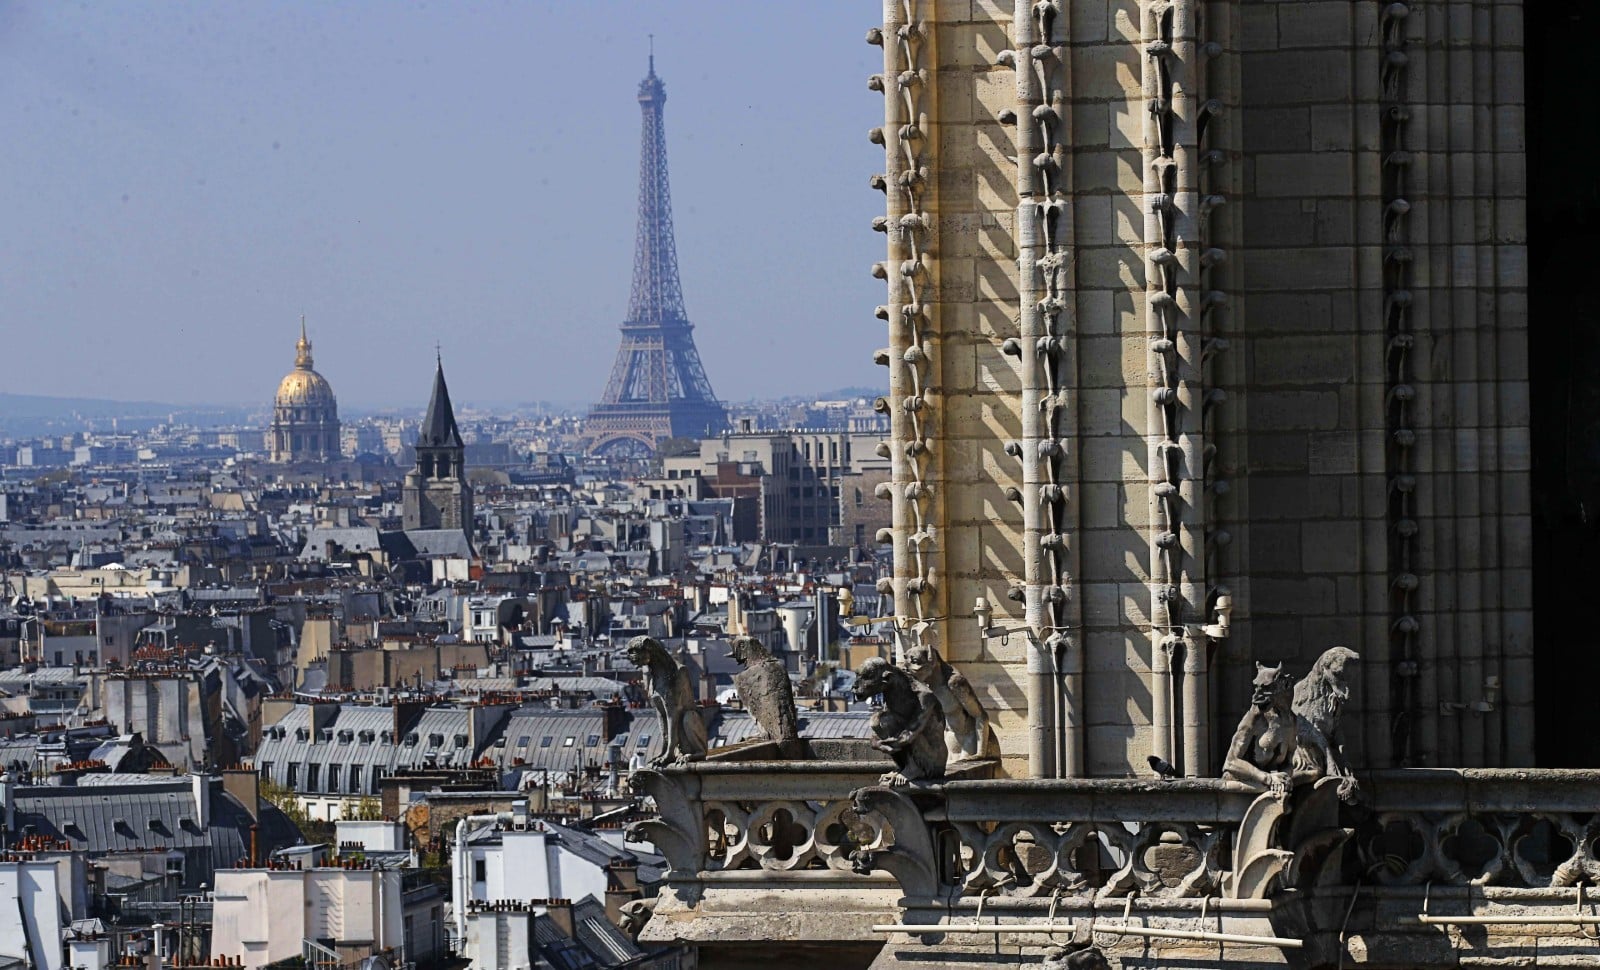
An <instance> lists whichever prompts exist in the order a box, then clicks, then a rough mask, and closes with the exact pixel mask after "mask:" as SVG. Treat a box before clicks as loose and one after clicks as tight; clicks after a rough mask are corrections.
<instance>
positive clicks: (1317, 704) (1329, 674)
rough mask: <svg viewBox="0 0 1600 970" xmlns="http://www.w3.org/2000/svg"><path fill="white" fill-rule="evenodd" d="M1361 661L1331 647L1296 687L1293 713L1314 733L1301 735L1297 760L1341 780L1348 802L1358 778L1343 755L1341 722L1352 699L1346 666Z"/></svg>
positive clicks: (1343, 649) (1341, 793)
mask: <svg viewBox="0 0 1600 970" xmlns="http://www.w3.org/2000/svg"><path fill="white" fill-rule="evenodd" d="M1360 659H1361V655H1360V654H1358V653H1356V652H1355V651H1354V650H1351V649H1350V648H1349V647H1329V648H1328V649H1327V650H1325V651H1323V653H1322V656H1320V657H1318V658H1317V662H1316V663H1314V664H1312V665H1311V672H1310V673H1308V674H1306V676H1305V679H1304V680H1301V681H1300V682H1299V683H1297V684H1295V685H1294V712H1295V714H1296V715H1298V716H1299V718H1300V719H1301V720H1302V721H1303V722H1305V723H1306V724H1308V725H1309V726H1310V727H1311V728H1312V729H1313V730H1312V731H1311V732H1306V731H1302V732H1301V736H1300V751H1299V754H1298V755H1297V757H1300V758H1304V759H1306V760H1307V767H1314V768H1317V769H1318V771H1319V773H1320V774H1321V775H1324V776H1327V777H1334V778H1338V779H1340V781H1339V797H1340V798H1342V799H1344V800H1345V801H1350V800H1351V799H1353V798H1354V797H1355V794H1356V776H1355V772H1353V771H1351V770H1350V762H1349V761H1348V760H1346V758H1345V755H1344V730H1343V728H1342V727H1341V726H1340V723H1339V721H1340V718H1341V716H1342V715H1343V713H1344V705H1345V702H1346V701H1348V700H1349V699H1350V682H1349V681H1348V680H1346V679H1345V666H1346V665H1348V664H1352V663H1356V662H1358V661H1359V660H1360ZM1319 749H1320V750H1319ZM1319 755H1320V757H1318V756H1319ZM1317 761H1320V762H1321V764H1320V765H1318V764H1317V763H1316V762H1317Z"/></svg>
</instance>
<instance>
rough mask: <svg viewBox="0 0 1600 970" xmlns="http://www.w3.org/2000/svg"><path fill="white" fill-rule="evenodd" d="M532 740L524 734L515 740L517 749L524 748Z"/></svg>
mask: <svg viewBox="0 0 1600 970" xmlns="http://www.w3.org/2000/svg"><path fill="white" fill-rule="evenodd" d="M532 740H533V738H530V737H528V736H527V735H526V734H524V735H523V736H522V737H520V738H518V739H517V747H519V748H526V747H527V746H528V742H529V741H532Z"/></svg>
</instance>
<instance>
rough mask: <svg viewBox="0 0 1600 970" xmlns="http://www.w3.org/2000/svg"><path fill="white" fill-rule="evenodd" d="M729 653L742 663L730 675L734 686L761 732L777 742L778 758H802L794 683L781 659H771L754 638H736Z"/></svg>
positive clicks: (802, 751)
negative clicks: (740, 666) (790, 680)
mask: <svg viewBox="0 0 1600 970" xmlns="http://www.w3.org/2000/svg"><path fill="white" fill-rule="evenodd" d="M728 656H730V657H732V658H733V659H734V661H735V662H736V663H739V664H743V665H744V669H743V670H741V671H739V672H738V673H736V674H734V675H733V686H734V689H735V690H737V691H738V692H739V700H740V701H741V702H742V703H743V704H744V707H745V710H747V711H749V712H750V716H751V717H754V718H755V720H756V725H757V726H758V727H759V728H761V732H762V733H763V734H765V735H766V736H767V737H768V738H769V739H771V740H773V741H776V742H778V753H779V755H780V756H781V757H784V758H803V757H805V747H804V745H802V744H801V742H800V717H799V714H798V713H796V711H795V707H794V685H793V684H791V683H789V671H788V668H786V667H784V665H783V661H781V660H778V659H776V658H774V657H773V656H772V653H771V652H770V651H768V650H767V648H766V645H765V644H763V643H762V642H761V641H760V640H757V639H756V638H755V637H735V638H734V639H733V643H731V644H729V646H728Z"/></svg>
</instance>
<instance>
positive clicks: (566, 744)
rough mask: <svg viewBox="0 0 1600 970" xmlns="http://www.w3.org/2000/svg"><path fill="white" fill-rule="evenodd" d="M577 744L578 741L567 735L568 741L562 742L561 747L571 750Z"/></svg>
mask: <svg viewBox="0 0 1600 970" xmlns="http://www.w3.org/2000/svg"><path fill="white" fill-rule="evenodd" d="M577 743H578V739H577V738H575V737H573V736H572V735H570V734H569V735H567V740H566V741H564V742H562V744H561V746H562V747H563V748H570V747H572V746H573V745H574V744H577Z"/></svg>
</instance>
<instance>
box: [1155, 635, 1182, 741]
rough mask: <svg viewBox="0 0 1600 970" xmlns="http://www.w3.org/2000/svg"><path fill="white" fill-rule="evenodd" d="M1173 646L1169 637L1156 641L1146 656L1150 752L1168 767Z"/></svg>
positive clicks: (1170, 738) (1159, 638)
mask: <svg viewBox="0 0 1600 970" xmlns="http://www.w3.org/2000/svg"><path fill="white" fill-rule="evenodd" d="M1175 645H1176V640H1175V638H1173V637H1169V636H1162V637H1158V638H1157V639H1156V641H1155V648H1154V649H1153V650H1152V651H1151V653H1150V730H1151V734H1152V737H1151V739H1150V749H1151V752H1152V753H1153V754H1154V755H1155V756H1156V757H1157V758H1160V759H1161V760H1162V761H1165V762H1167V763H1168V764H1171V763H1172V762H1173V761H1174V760H1175V755H1174V753H1173V749H1174V745H1173V743H1172V740H1173V739H1172V701H1173V696H1172V695H1173V684H1172V680H1173V670H1172V651H1173V649H1174V647H1175Z"/></svg>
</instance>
